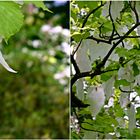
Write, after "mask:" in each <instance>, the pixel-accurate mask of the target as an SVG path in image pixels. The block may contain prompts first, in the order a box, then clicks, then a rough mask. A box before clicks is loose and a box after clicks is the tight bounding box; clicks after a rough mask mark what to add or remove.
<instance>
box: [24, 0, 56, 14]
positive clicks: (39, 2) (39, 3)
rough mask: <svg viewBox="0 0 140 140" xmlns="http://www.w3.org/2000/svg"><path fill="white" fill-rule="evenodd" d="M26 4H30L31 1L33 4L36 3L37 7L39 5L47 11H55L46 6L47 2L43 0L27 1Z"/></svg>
mask: <svg viewBox="0 0 140 140" xmlns="http://www.w3.org/2000/svg"><path fill="white" fill-rule="evenodd" d="M24 3H25V4H26V3H27V4H29V3H32V4H34V5H35V6H36V7H38V8H42V9H43V10H45V11H48V12H50V13H53V12H52V11H50V10H49V9H48V8H47V7H46V6H45V4H44V3H43V1H42V0H40V1H25V2H24Z"/></svg>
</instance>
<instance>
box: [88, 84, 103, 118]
mask: <svg viewBox="0 0 140 140" xmlns="http://www.w3.org/2000/svg"><path fill="white" fill-rule="evenodd" d="M88 101H89V104H90V106H89V108H90V110H91V112H92V115H93V116H96V115H97V114H98V113H99V112H100V110H101V108H102V106H103V105H104V101H105V93H104V89H103V87H102V86H95V87H90V88H89V90H88Z"/></svg>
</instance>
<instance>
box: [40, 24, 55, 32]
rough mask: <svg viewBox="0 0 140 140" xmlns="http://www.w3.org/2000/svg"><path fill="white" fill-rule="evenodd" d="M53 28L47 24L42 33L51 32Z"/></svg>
mask: <svg viewBox="0 0 140 140" xmlns="http://www.w3.org/2000/svg"><path fill="white" fill-rule="evenodd" d="M51 28H52V27H51V26H50V25H49V24H45V25H43V26H42V27H41V31H42V32H49V31H50V30H51Z"/></svg>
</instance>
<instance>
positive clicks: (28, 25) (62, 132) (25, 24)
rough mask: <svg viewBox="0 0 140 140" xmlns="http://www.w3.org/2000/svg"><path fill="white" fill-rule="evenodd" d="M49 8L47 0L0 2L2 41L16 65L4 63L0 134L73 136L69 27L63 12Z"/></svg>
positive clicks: (0, 69)
mask: <svg viewBox="0 0 140 140" xmlns="http://www.w3.org/2000/svg"><path fill="white" fill-rule="evenodd" d="M33 3H34V5H33ZM35 5H36V6H38V7H39V8H37V7H36V6H35ZM40 7H42V8H43V9H42V8H40ZM63 7H66V5H63ZM53 8H54V7H53ZM2 9H6V12H7V14H5V10H4V12H3V11H2ZM45 9H47V8H46V7H45V5H44V4H43V3H42V2H29V1H28V2H25V3H20V4H17V3H15V2H0V13H3V14H4V15H2V14H0V15H1V16H2V17H0V19H1V18H3V19H1V22H0V35H1V37H2V38H3V39H4V40H3V41H2V42H1V44H0V47H1V50H2V53H3V55H4V58H5V59H6V61H7V62H8V64H9V65H10V66H12V68H14V69H15V70H16V71H17V73H16V74H13V73H9V72H8V71H6V70H5V69H4V68H3V67H0V75H1V78H0V102H1V106H0V112H1V113H0V138H14V139H15V138H48V139H50V138H68V136H69V133H68V130H69V126H68V122H69V115H68V114H69V108H68V103H69V101H68V76H69V73H68V53H67V51H66V50H67V48H68V47H69V45H68V41H69V30H68V29H64V28H63V27H62V25H64V24H65V23H64V21H63V17H64V15H62V14H61V13H60V14H57V13H56V11H55V8H54V9H53V13H51V12H48V10H47V11H44V10H45ZM15 12H16V13H15ZM8 16H11V17H8ZM23 17H24V18H23ZM13 25H14V26H13ZM2 60H3V59H2V58H0V62H1V63H3V62H4V61H2ZM5 63H6V62H4V63H3V65H4V66H5ZM6 68H8V70H9V71H11V69H10V67H7V65H6Z"/></svg>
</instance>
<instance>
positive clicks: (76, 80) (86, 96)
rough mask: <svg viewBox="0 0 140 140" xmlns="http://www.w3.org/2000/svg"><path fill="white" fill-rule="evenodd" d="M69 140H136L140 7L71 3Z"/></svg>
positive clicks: (131, 3) (129, 3)
mask: <svg viewBox="0 0 140 140" xmlns="http://www.w3.org/2000/svg"><path fill="white" fill-rule="evenodd" d="M70 25H71V38H72V39H71V49H72V53H71V65H72V66H71V71H72V76H71V98H72V99H71V137H72V138H75V139H76V138H77V139H88V138H91V139H124V138H125V139H131V138H132V139H138V138H140V129H139V128H140V105H139V104H140V86H139V85H140V40H139V37H140V2H139V1H137V2H135V1H86V2H85V1H76V0H73V1H72V2H71V17H70Z"/></svg>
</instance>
